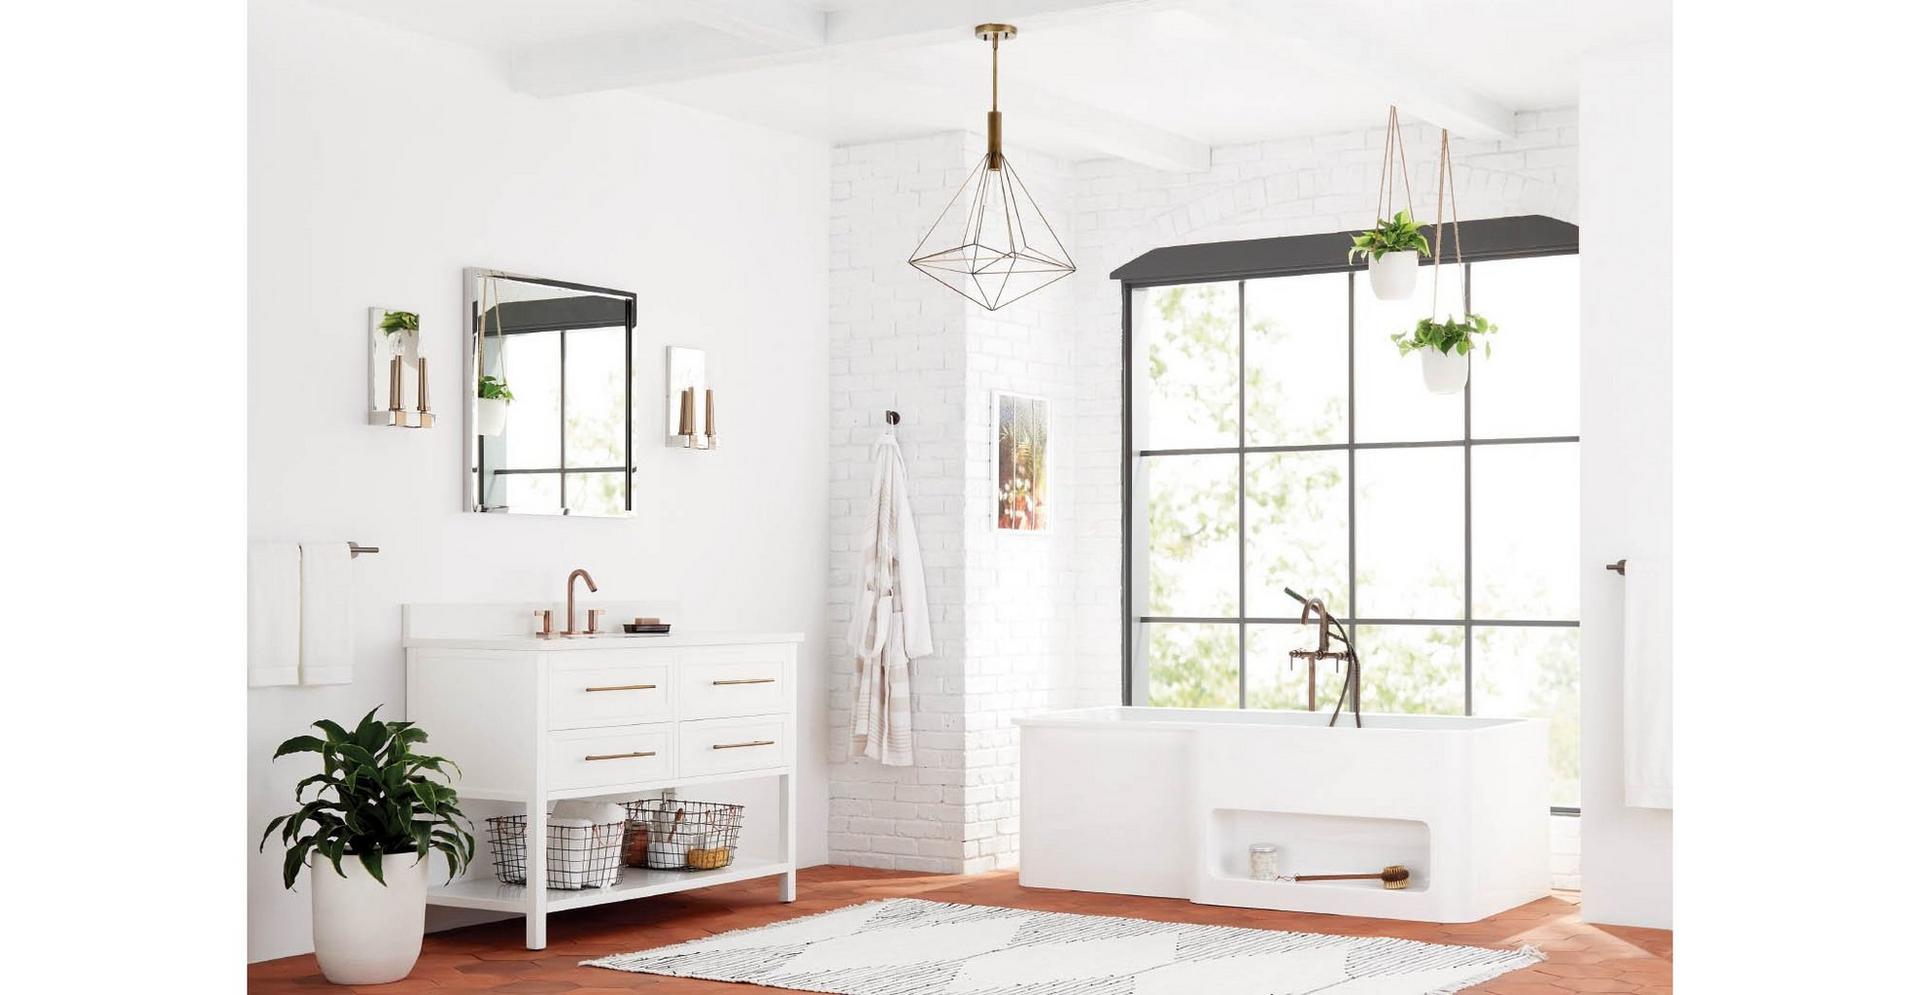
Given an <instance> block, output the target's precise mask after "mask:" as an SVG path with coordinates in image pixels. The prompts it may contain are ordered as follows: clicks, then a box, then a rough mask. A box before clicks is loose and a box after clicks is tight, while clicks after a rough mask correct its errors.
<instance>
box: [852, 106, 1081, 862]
mask: <svg viewBox="0 0 1920 995" xmlns="http://www.w3.org/2000/svg"><path fill="white" fill-rule="evenodd" d="M984 151H985V149H984V146H983V145H982V143H981V140H980V139H979V138H978V136H973V135H965V134H960V133H952V134H946V135H936V136H933V137H930V138H924V139H915V140H911V141H901V142H884V143H877V144H871V145H862V146H855V147H852V148H847V149H840V150H836V151H835V153H834V164H833V178H832V189H833V193H832V196H833V204H832V212H831V219H830V229H829V230H830V232H831V236H830V237H831V238H832V240H833V244H832V246H831V250H830V252H831V257H830V264H829V265H830V267H831V274H830V278H829V325H830V335H831V352H830V367H829V387H830V392H831V395H832V401H831V404H832V411H831V418H830V426H831V431H832V440H831V446H832V454H831V459H832V464H833V466H832V471H831V475H830V476H831V481H832V487H833V493H832V503H831V508H830V514H831V516H832V526H831V527H832V533H831V535H832V544H831V556H832V576H831V583H832V591H833V593H832V602H831V604H832V613H833V615H832V617H833V619H834V620H835V622H836V623H837V624H839V625H840V626H841V627H842V630H841V631H838V632H836V633H835V636H836V638H835V642H834V645H833V646H831V647H830V652H831V653H832V655H833V660H834V669H833V686H832V689H831V693H830V702H829V705H830V710H831V715H830V721H831V725H832V735H833V741H832V744H831V747H830V750H831V753H830V757H831V760H832V762H833V767H832V775H831V783H830V785H829V803H828V847H829V850H830V855H831V859H833V860H834V861H835V862H837V863H851V864H858V865H862V866H873V867H900V868H907V869H913V870H925V871H942V872H959V871H965V872H973V871H980V870H988V869H992V868H994V867H1001V866H1010V865H1011V864H1012V862H1013V860H1014V855H1015V853H1016V852H1017V849H1018V844H1017V820H1018V816H1019V808H1018V805H1019V800H1018V789H1019V781H1018V778H1017V777H1016V773H1015V771H1016V761H1017V758H1018V745H1017V743H1016V742H1015V739H1014V736H1015V732H1016V730H1015V728H1014V726H1013V724H1012V719H1013V718H1014V717H1016V716H1018V715H1020V714H1021V713H1023V712H1029V711H1039V710H1044V709H1047V708H1050V707H1056V706H1058V705H1060V704H1064V703H1065V702H1067V701H1069V700H1070V699H1071V694H1070V687H1071V682H1072V680H1073V679H1074V677H1073V667H1074V660H1075V655H1074V652H1073V645H1072V631H1071V630H1072V620H1073V595H1074V584H1073V577H1072V574H1071V573H1070V571H1069V570H1068V563H1070V562H1071V554H1072V544H1073V536H1074V531H1073V523H1072V509H1073V507H1074V501H1073V500H1072V494H1073V480H1072V471H1073V467H1074V461H1073V458H1072V452H1073V449H1072V431H1071V427H1072V426H1073V425H1075V424H1076V421H1075V419H1074V409H1073V400H1074V392H1075V384H1074V377H1073V370H1072V367H1071V365H1070V363H1069V358H1070V353H1071V346H1072V335H1071V327H1072V324H1071V323H1072V306H1073V299H1074V298H1073V296H1072V295H1071V294H1070V293H1068V292H1067V291H1065V290H1064V289H1063V288H1060V287H1055V288H1053V290H1054V292H1053V293H1051V294H1048V293H1044V292H1043V293H1042V294H1041V295H1037V296H1035V297H1031V298H1028V299H1027V300H1025V301H1023V302H1022V305H1021V306H1019V307H1014V308H1009V309H1006V310H1003V311H1001V312H987V311H985V310H984V309H981V308H979V307H977V306H975V305H973V304H971V303H969V302H968V301H967V300H966V299H965V298H962V297H960V296H959V295H958V294H955V293H953V292H952V291H949V290H947V289H946V288H944V287H941V286H940V285H938V284H937V283H935V282H934V281H932V280H930V279H928V278H927V277H925V276H924V275H922V274H920V273H918V272H916V271H915V270H914V269H912V268H911V267H910V266H908V265H907V264H906V255H907V250H908V249H910V248H911V247H912V246H913V245H915V244H916V243H917V242H918V241H919V239H920V236H921V235H923V234H924V233H925V229H926V228H927V227H929V226H930V225H931V224H932V223H933V220H934V218H935V217H936V216H938V215H939V213H940V211H941V209H942V208H943V207H945V206H946V204H947V202H948V200H949V199H950V198H951V197H952V196H953V193H954V190H955V189H956V188H958V187H959V186H960V184H961V183H962V182H963V181H964V180H965V179H966V176H967V174H968V172H970V171H971V169H972V168H973V165H974V164H975V163H976V162H977V161H978V159H979V157H980V156H981V155H982V154H983V153H984ZM1019 167H1020V171H1021V178H1022V180H1023V181H1024V182H1025V184H1026V185H1027V187H1028V189H1029V190H1030V191H1031V192H1032V194H1033V195H1034V197H1036V198H1037V199H1038V201H1039V203H1040V204H1041V205H1042V206H1043V207H1045V208H1047V209H1049V210H1051V211H1053V212H1054V217H1055V218H1056V219H1059V220H1060V221H1062V222H1064V219H1065V217H1066V215H1067V214H1068V212H1069V211H1070V210H1071V205H1070V201H1069V194H1070V191H1071V187H1070V185H1069V184H1068V182H1067V179H1068V176H1069V174H1070V171H1069V169H1068V167H1066V166H1064V165H1063V164H1060V163H1056V162H1049V161H1046V160H1045V159H1044V157H1035V156H1024V157H1022V159H1021V161H1020V162H1019ZM1061 236H1062V237H1063V238H1067V237H1069V236H1068V234H1067V232H1066V231H1065V230H1062V231H1061ZM995 390H1011V391H1017V392H1020V393H1025V394H1034V395H1038V396H1041V397H1045V398H1047V399H1048V400H1049V401H1050V402H1051V411H1050V414H1051V415H1052V418H1053V423H1054V435H1053V439H1052V442H1051V443H1050V444H1051V446H1052V450H1053V455H1052V466H1053V475H1052V491H1053V493H1052V506H1053V510H1054V529H1053V533H1052V534H1050V535H1039V536H1030V535H1012V534H1006V533H1000V532H998V531H997V530H995V529H994V528H993V520H992V513H993V479H992V475H993V470H992V462H991V459H992V453H993V448H992V447H993V426H992V415H991V411H990V405H991V398H992V393H993V392H994V391H995ZM889 408H891V409H894V410H897V411H899V412H900V413H901V417H902V423H901V425H900V426H899V428H898V429H897V430H896V432H897V434H898V435H899V438H900V441H901V447H902V449H903V451H904V452H905V454H906V457H907V464H908V465H907V473H908V476H909V489H908V493H909V496H910V498H911V501H912V503H913V509H914V515H915V521H916V524H917V525H918V527H919V532H920V539H921V545H922V549H923V552H924V554H925V562H926V567H927V583H928V590H929V596H930V597H929V608H930V610H931V613H932V615H933V618H934V632H933V635H934V642H935V652H934V653H933V655H931V656H929V657H925V658H922V659H919V660H915V661H914V662H913V691H914V694H913V712H914V752H915V759H916V764H915V766H914V767H913V768H911V769H904V770H903V769H895V768H885V767H881V766H880V765H879V764H877V763H875V762H873V761H870V760H865V759H853V758H849V757H848V755H847V752H848V749H847V745H848V744H847V730H848V725H849V721H850V714H851V711H850V710H851V707H852V656H851V652H850V650H849V649H848V647H847V646H846V642H845V637H844V625H845V622H846V619H847V616H848V613H849V611H850V602H851V592H852V584H853V582H854V579H855V577H856V576H857V571H858V569H859V559H860V536H859V535H858V531H859V528H860V526H861V524H862V517H863V512H864V500H865V497H866V493H867V489H868V486H869V481H870V476H871V473H872V461H871V459H870V455H869V452H868V446H869V445H870V443H871V441H872V439H873V437H874V435H875V434H876V433H878V432H879V431H880V427H881V425H882V424H883V421H882V419H883V415H884V412H885V411H886V410H887V409H889Z"/></svg>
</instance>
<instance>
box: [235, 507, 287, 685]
mask: <svg viewBox="0 0 1920 995" xmlns="http://www.w3.org/2000/svg"><path fill="white" fill-rule="evenodd" d="M298 683H300V544H299V543H297V542H249V543H247V686H248V687H253V688H259V687H273V686H275V685H280V684H298Z"/></svg>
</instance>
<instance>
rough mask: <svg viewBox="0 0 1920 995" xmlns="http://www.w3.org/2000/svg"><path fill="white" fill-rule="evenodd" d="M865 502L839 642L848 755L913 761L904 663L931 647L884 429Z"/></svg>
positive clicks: (896, 460) (901, 480)
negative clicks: (849, 667) (855, 575)
mask: <svg viewBox="0 0 1920 995" xmlns="http://www.w3.org/2000/svg"><path fill="white" fill-rule="evenodd" d="M873 452H874V456H875V457H876V460H875V463H874V468H873V492H872V494H871V495H870V502H871V507H870V508H869V509H868V511H867V520H866V527H865V529H864V531H863V535H864V539H863V549H862V555H861V563H860V580H859V584H858V586H857V587H855V589H854V592H853V618H852V619H851V621H850V622H849V624H848V626H847V643H848V645H849V646H851V647H852V648H853V670H854V698H853V753H854V755H856V756H866V757H871V758H873V759H875V760H878V761H880V762H881V763H882V764H886V765H888V766H893V767H906V766H911V765H912V764H913V699H912V697H911V695H910V693H909V691H908V687H907V661H908V660H909V659H911V658H913V657H919V656H926V655H927V654H929V653H931V652H933V633H932V630H931V629H930V627H929V625H928V619H927V585H926V577H925V574H924V572H923V571H922V570H921V566H920V538H919V536H918V535H917V534H916V533H915V531H914V527H913V510H912V509H911V508H909V507H908V505H907V465H906V461H905V460H903V459H901V457H900V443H899V442H898V441H897V440H895V439H894V437H893V433H892V432H891V431H888V432H884V433H882V434H881V436H880V438H879V440H878V441H876V442H875V443H874V444H873Z"/></svg>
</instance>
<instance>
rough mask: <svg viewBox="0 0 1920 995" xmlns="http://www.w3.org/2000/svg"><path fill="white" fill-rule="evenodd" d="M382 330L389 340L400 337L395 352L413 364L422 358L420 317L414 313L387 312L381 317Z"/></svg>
mask: <svg viewBox="0 0 1920 995" xmlns="http://www.w3.org/2000/svg"><path fill="white" fill-rule="evenodd" d="M380 330H381V331H383V332H385V333H387V338H388V339H389V340H392V339H393V337H394V336H396V335H398V336H400V341H399V344H398V345H397V346H395V350H396V351H398V352H399V353H400V354H401V355H403V356H405V357H406V360H407V362H409V363H412V362H415V361H417V360H418V359H419V358H420V316H419V315H418V314H415V313H414V312H412V311H387V312H385V313H383V314H382V315H381V316H380Z"/></svg>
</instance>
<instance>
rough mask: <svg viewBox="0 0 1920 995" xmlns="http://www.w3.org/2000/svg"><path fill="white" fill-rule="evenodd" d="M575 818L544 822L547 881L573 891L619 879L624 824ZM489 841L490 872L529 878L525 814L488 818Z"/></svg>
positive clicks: (515, 879)
mask: <svg viewBox="0 0 1920 995" xmlns="http://www.w3.org/2000/svg"><path fill="white" fill-rule="evenodd" d="M574 821H575V820H558V824H556V822H555V820H549V821H548V823H547V887H549V888H562V889H566V890H569V891H571V890H577V889H581V888H607V887H611V886H613V885H616V884H619V883H620V875H621V873H622V871H623V870H624V867H623V866H622V865H621V862H620V844H621V841H622V839H623V838H624V835H625V832H626V827H627V824H626V823H625V822H624V821H622V822H603V823H592V824H587V825H578V824H574ZM487 843H488V844H489V845H490V846H491V847H492V848H493V873H494V876H495V877H497V878H499V879H500V880H501V881H503V882H506V883H507V884H525V883H527V817H526V816H524V815H503V816H498V817H496V818H492V819H488V820H487Z"/></svg>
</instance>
